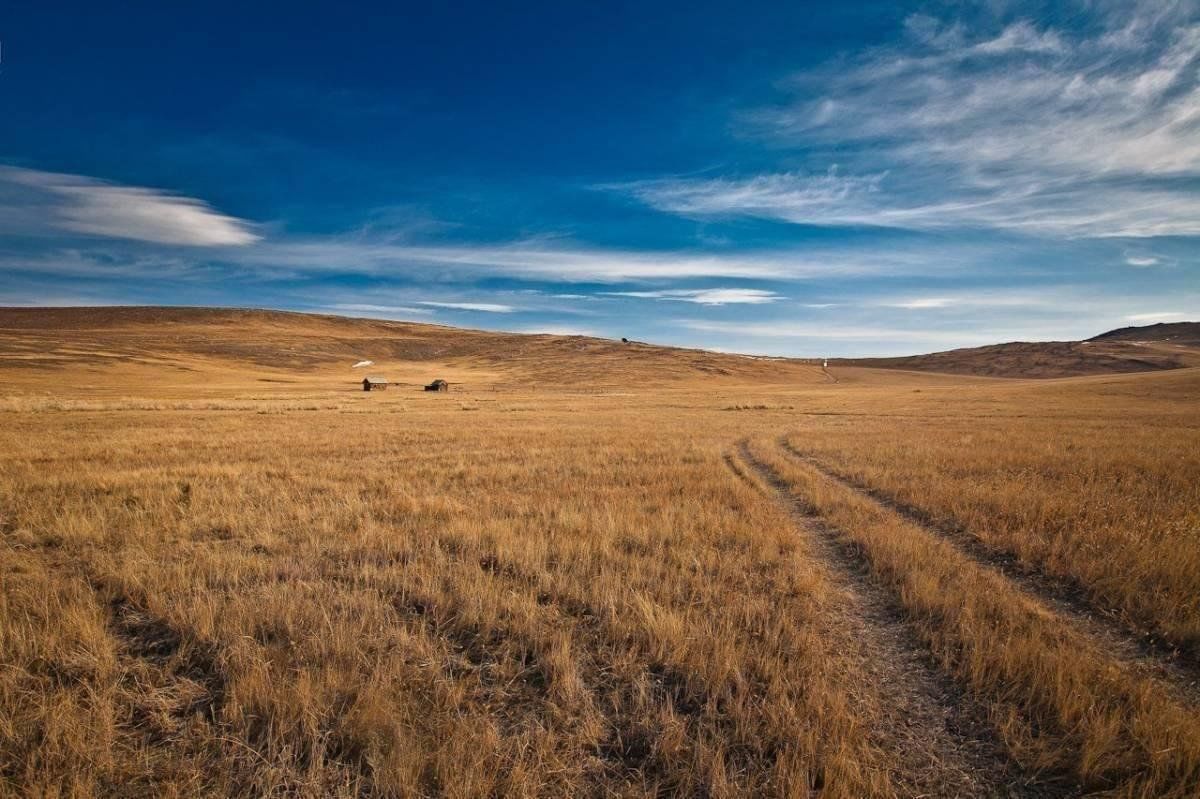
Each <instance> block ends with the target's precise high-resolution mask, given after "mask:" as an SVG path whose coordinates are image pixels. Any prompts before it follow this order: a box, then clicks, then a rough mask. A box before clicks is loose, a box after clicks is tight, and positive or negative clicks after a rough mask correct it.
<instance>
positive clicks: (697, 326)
mask: <svg viewBox="0 0 1200 799" xmlns="http://www.w3.org/2000/svg"><path fill="white" fill-rule="evenodd" d="M678 324H679V325H680V326H682V327H685V328H687V329H688V330H696V331H701V332H707V333H725V334H730V335H737V336H747V337H750V338H800V339H829V340H835V341H837V340H856V341H857V340H866V341H878V342H893V341H922V342H931V341H939V342H943V343H945V344H953V345H955V346H962V345H961V342H964V341H966V342H969V343H976V342H982V341H991V340H992V339H991V337H988V336H985V335H982V334H977V333H964V332H963V331H937V330H911V329H906V328H893V327H877V326H873V325H855V324H849V325H830V324H827V323H817V322H813V323H808V322H792V321H778V322H745V323H743V322H713V321H707V320H693V319H685V320H680V321H679V322H678Z"/></svg>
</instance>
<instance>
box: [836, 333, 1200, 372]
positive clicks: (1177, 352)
mask: <svg viewBox="0 0 1200 799" xmlns="http://www.w3.org/2000/svg"><path fill="white" fill-rule="evenodd" d="M836 363H840V364H845V365H854V366H868V367H873V368H878V369H906V370H914V371H921V372H941V373H946V374H959V375H977V376H982V377H1025V378H1053V377H1078V376H1083V375H1100V374H1118V373H1124V372H1151V371H1159V370H1163V369H1179V368H1183V367H1185V366H1195V365H1198V364H1200V323H1197V322H1176V323H1171V324H1155V325H1147V326H1145V327H1125V328H1120V329H1119V330H1112V331H1109V332H1107V333H1101V334H1100V335H1098V336H1094V337H1092V338H1090V339H1088V340H1086V341H1042V342H1024V341H1014V342H1010V343H1006V344H993V345H990V346H986V347H969V348H963V349H955V350H947V351H945V352H933V353H929V354H926V355H908V356H902V357H897V358H858V359H852V360H840V361H837V362H836Z"/></svg>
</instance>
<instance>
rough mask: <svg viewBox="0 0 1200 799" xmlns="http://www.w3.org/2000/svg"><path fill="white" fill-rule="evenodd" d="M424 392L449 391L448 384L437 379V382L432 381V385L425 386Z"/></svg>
mask: <svg viewBox="0 0 1200 799" xmlns="http://www.w3.org/2000/svg"><path fill="white" fill-rule="evenodd" d="M425 390H426V391H449V390H450V384H449V383H447V382H446V381H445V380H443V379H441V378H440V377H439V378H438V379H437V380H434V381H433V382H432V383H430V384H429V385H427V386H425Z"/></svg>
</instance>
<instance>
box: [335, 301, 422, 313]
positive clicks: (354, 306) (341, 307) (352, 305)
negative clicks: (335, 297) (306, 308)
mask: <svg viewBox="0 0 1200 799" xmlns="http://www.w3.org/2000/svg"><path fill="white" fill-rule="evenodd" d="M326 308H327V310H330V311H336V312H337V313H343V314H361V315H364V316H386V315H388V314H391V315H395V316H409V315H413V314H416V315H419V316H427V315H429V314H432V313H433V309H431V308H414V307H412V306H411V305H376V304H374V303H368V302H339V303H334V304H333V305H329V306H326Z"/></svg>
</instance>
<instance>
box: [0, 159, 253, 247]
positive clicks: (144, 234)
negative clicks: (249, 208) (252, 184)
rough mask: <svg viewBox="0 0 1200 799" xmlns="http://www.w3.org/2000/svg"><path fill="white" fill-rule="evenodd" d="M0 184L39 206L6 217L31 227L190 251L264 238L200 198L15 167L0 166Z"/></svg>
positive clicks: (249, 226) (239, 244)
mask: <svg viewBox="0 0 1200 799" xmlns="http://www.w3.org/2000/svg"><path fill="white" fill-rule="evenodd" d="M0 184H8V185H9V186H16V187H20V188H24V189H26V192H25V196H23V197H20V198H18V202H20V203H22V204H24V205H25V207H26V209H28V208H29V207H30V206H34V207H37V208H38V213H37V214H36V215H33V214H21V213H20V211H19V210H18V211H17V212H16V213H15V214H5V215H4V216H6V217H7V218H9V219H10V220H13V219H14V218H15V220H16V221H17V222H18V223H20V222H24V223H26V224H28V225H29V227H31V228H32V227H36V226H37V225H39V224H47V223H48V224H49V225H50V226H51V227H54V228H57V229H59V230H66V231H70V232H73V233H81V234H84V235H89V236H102V237H107V238H118V239H132V240H135V241H145V242H153V243H155V244H175V245H184V246H192V247H222V246H231V247H238V246H244V245H247V244H253V243H254V242H256V241H258V240H259V239H260V238H261V237H260V236H259V235H258V234H257V233H256V232H255V231H254V230H253V227H252V225H251V224H250V223H248V222H246V221H244V220H241V219H237V218H235V217H232V216H227V215H225V214H222V213H220V212H218V211H216V210H215V209H213V208H212V207H211V206H210V205H208V204H206V203H205V202H203V201H201V200H196V199H193V198H191V197H182V196H180V195H176V194H170V193H167V192H163V191H159V190H157V189H147V188H142V187H139V186H121V185H117V184H114V183H106V182H103V181H99V180H95V179H94V178H89V177H83V176H80V175H67V174H59V173H54V172H40V171H37V170H32V169H17V168H14V167H0ZM29 195H34V196H29ZM35 216H36V219H35V218H34V217H35ZM16 232H23V233H32V232H35V230H33V229H25V230H19V231H16Z"/></svg>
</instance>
